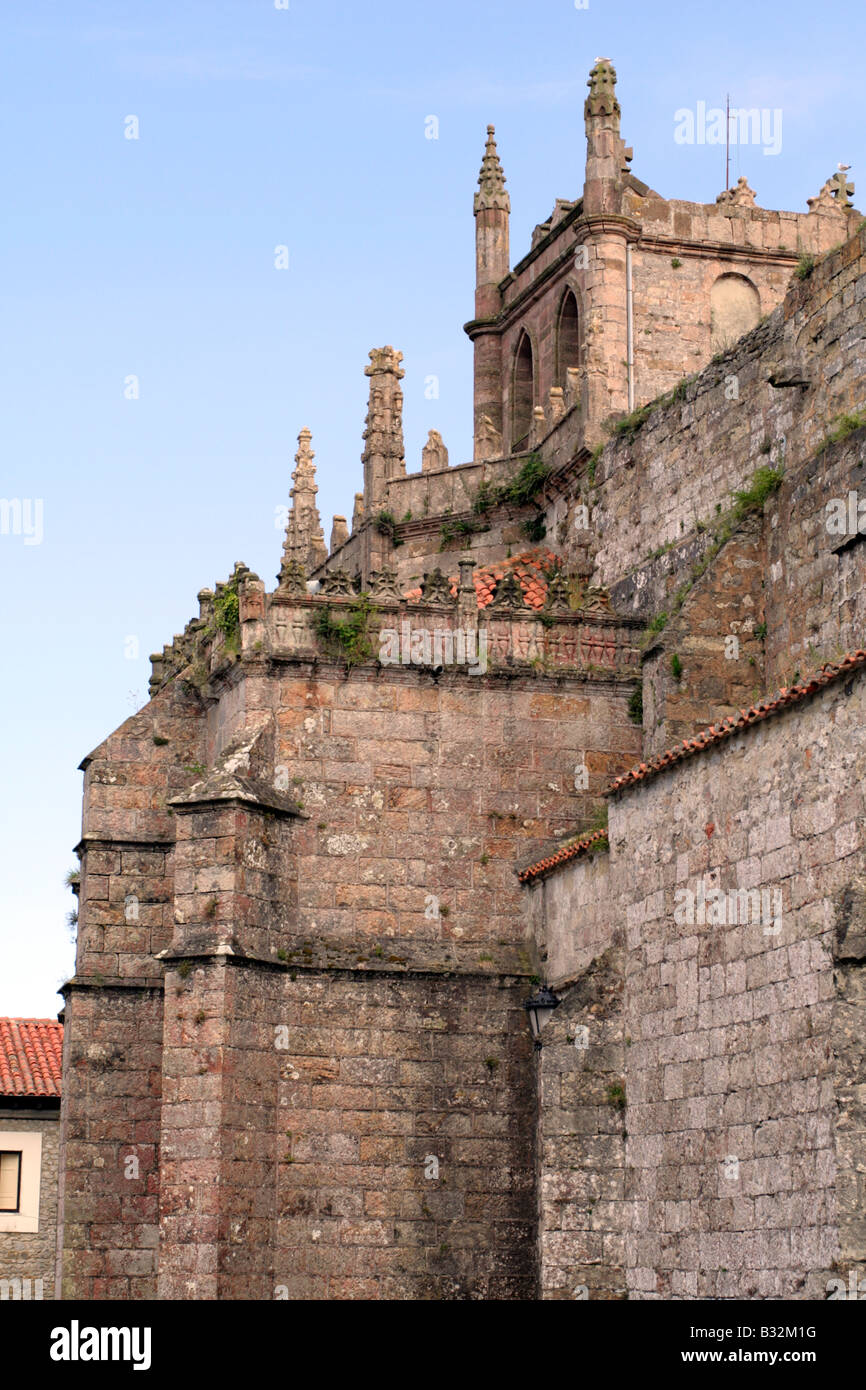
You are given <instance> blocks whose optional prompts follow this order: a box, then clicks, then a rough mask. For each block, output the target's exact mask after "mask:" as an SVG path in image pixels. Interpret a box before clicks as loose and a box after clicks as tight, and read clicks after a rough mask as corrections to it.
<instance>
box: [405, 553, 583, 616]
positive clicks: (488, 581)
mask: <svg viewBox="0 0 866 1390" xmlns="http://www.w3.org/2000/svg"><path fill="white" fill-rule="evenodd" d="M561 568H564V566H563V562H562V560H561V558H560V556H558V555H555V554H554V553H553V551H552V550H541V551H533V550H524V551H523V552H522V553H521V554H520V555H512V556H511V558H510V559H508V560H501V561H499V560H497V561H496V562H495V563H494V564H490V565H479V566H478V568H477V569H476V570H475V572H474V574H473V580H474V582H475V592H476V594H477V595H478V607H479V608H486V607H487V605H488V604H489V603H491V602H492V600H493V594H494V592H495V589H496V585H497V583H498V581H499V580H500V579H501V578H502V576H503V575H504V574H507V573H508V571H509V570H513V572H514V573H515V574H516V575H517V578H518V579H519V580H520V587H521V589H522V590H523V598H524V602H525V603H526V604H527V605H528V606H529V607H530V608H543V607H544V605H545V603H546V602H547V576H546V575H545V573H544V571H545V570H549V569H561ZM449 583H450V585H451V597H452V598H456V597H457V584H458V576H457V575H456V574H453V575H451V576H449ZM403 597H404V598H406V599H408V600H409V602H410V603H420V601H421V589H420V586H419V587H417V588H415V589H409V590H408V592H407V593H405V594H404V595H403Z"/></svg>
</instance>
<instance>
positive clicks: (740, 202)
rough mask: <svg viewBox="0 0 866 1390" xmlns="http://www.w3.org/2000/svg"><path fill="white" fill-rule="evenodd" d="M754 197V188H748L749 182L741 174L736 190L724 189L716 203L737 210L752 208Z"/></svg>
mask: <svg viewBox="0 0 866 1390" xmlns="http://www.w3.org/2000/svg"><path fill="white" fill-rule="evenodd" d="M756 196H757V195H756V193H755V190H754V188H750V187H749V180H748V179H747V178H746V176H745V174H741V175H740V177H739V178H738V179H737V185H736V188H726V189H725V190H724V191H723V192H722V193H720V194H719V196H718V198H717V199H716V202H717V203H727V204H729V205H731V206H732V207H738V208H753V207H754V206H755V198H756Z"/></svg>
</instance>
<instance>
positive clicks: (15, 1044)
mask: <svg viewBox="0 0 866 1390" xmlns="http://www.w3.org/2000/svg"><path fill="white" fill-rule="evenodd" d="M62 1052H63V1024H62V1023H57V1022H55V1021H54V1020H53V1019H50V1018H0V1095H2V1096H59V1095H60V1072H61V1057H62Z"/></svg>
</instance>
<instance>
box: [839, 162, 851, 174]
mask: <svg viewBox="0 0 866 1390" xmlns="http://www.w3.org/2000/svg"><path fill="white" fill-rule="evenodd" d="M836 168H837V169H838V170H839V173H840V174H847V172H848V170H849V169H850V168H851V165H850V164H837V165H836Z"/></svg>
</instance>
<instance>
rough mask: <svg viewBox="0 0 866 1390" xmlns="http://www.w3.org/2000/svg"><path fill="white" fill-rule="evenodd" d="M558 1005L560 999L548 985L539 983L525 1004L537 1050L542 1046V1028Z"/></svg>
mask: <svg viewBox="0 0 866 1390" xmlns="http://www.w3.org/2000/svg"><path fill="white" fill-rule="evenodd" d="M558 1006H559V1000H558V999H557V997H556V995H555V994H554V992H553V990H552V989H550V987H549V986H548V985H539V986H538V987H537V989H534V990H533V992H532V994H530V996H529V998H528V999H527V1000H526V1002H525V1004H524V1005H523V1007H524V1009H525V1010H526V1012H527V1013H528V1015H529V1027H530V1031H531V1033H532V1041H533V1042H534V1043H535V1047H536V1050H537V1049H538V1048H540V1047H541V1030H542V1028H543V1027H544V1025H545V1023H546V1022H547V1020H548V1019H549V1018H550V1015H551V1014H552V1013H553V1010H554V1009H555V1008H558Z"/></svg>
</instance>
